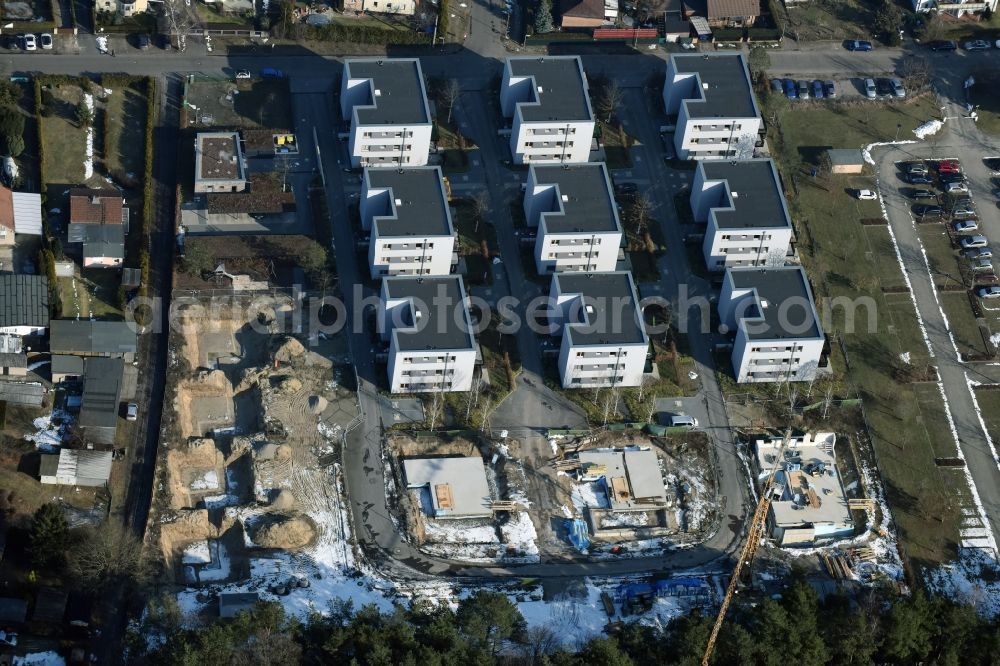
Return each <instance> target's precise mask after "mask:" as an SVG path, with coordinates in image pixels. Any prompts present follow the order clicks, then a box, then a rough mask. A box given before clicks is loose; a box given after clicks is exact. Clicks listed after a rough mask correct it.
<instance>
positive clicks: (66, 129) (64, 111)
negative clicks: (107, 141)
mask: <svg viewBox="0 0 1000 666" xmlns="http://www.w3.org/2000/svg"><path fill="white" fill-rule="evenodd" d="M50 92H51V93H52V97H51V98H49V97H48V96H47V95H44V94H43V97H42V99H43V100H49V99H50V103H49V105H48V107H47V109H48V110H47V112H48V114H49V115H43V118H42V149H43V151H44V154H45V178H46V180H48V182H49V183H52V184H57V185H79V184H82V183H83V182H84V169H83V162H84V160H85V159H86V156H87V131H86V129H85V128H83V127H80V126H78V125H77V124H76V119H75V117H74V115H73V114H74V113H75V110H76V107H77V106H78V105H79V104H82V103H83V91H82V90H80V88H79V87H77V86H75V85H61V86H51V88H50ZM43 103H44V102H43Z"/></svg>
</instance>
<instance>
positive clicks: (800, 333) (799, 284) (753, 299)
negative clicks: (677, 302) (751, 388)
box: [719, 266, 826, 383]
mask: <svg viewBox="0 0 1000 666" xmlns="http://www.w3.org/2000/svg"><path fill="white" fill-rule="evenodd" d="M719 319H720V320H721V322H722V324H723V325H725V326H726V327H728V329H729V330H730V331H735V332H736V338H735V341H734V342H733V351H732V362H733V374H734V375H735V377H736V381H737V382H739V383H752V382H758V383H759V382H784V381H811V380H813V379H815V378H816V375H817V372H818V370H819V368H820V366H821V364H822V363H823V359H822V356H823V346H824V344H825V342H826V338H825V336H824V335H823V328H822V326H821V324H820V320H819V315H818V314H817V312H816V304H815V302H814V301H813V295H812V289H811V288H810V286H809V280H808V279H807V278H806V273H805V271H804V270H803V269H802V267H801V266H782V267H769V268H729V269H726V276H725V279H724V281H723V284H722V294H721V295H720V296H719Z"/></svg>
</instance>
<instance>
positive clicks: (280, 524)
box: [250, 493, 316, 550]
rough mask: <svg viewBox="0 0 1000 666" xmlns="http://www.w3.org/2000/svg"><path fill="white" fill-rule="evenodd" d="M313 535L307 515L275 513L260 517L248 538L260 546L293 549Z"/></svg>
mask: <svg viewBox="0 0 1000 666" xmlns="http://www.w3.org/2000/svg"><path fill="white" fill-rule="evenodd" d="M279 496H280V493H279ZM315 536H316V528H315V526H314V525H313V523H312V521H310V520H309V519H308V518H307V517H305V516H301V515H297V514H294V515H289V514H277V515H273V516H268V517H266V518H263V519H261V521H260V524H258V525H256V526H254V527H253V528H252V534H251V535H250V538H251V539H252V540H253V542H254V543H255V544H256V545H258V546H260V547H261V548H281V549H284V550H294V549H296V548H301V547H303V546H305V545H306V544H308V543H309V542H310V541H312V539H313V537H315Z"/></svg>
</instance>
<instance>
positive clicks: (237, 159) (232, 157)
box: [194, 132, 248, 193]
mask: <svg viewBox="0 0 1000 666" xmlns="http://www.w3.org/2000/svg"><path fill="white" fill-rule="evenodd" d="M247 183H248V180H247V165H246V161H245V160H244V158H243V148H242V146H241V145H240V135H239V133H238V132H199V133H198V135H197V136H196V137H195V142H194V191H195V192H196V193H204V192H242V191H244V190H246V189H247Z"/></svg>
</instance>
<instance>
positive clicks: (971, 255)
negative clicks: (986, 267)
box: [962, 247, 993, 259]
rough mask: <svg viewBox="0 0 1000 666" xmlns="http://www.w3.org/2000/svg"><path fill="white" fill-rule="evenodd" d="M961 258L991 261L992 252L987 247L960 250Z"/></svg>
mask: <svg viewBox="0 0 1000 666" xmlns="http://www.w3.org/2000/svg"><path fill="white" fill-rule="evenodd" d="M962 256H963V257H965V258H966V259H992V258H993V250H991V249H990V248H988V247H969V248H964V249H963V250H962Z"/></svg>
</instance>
